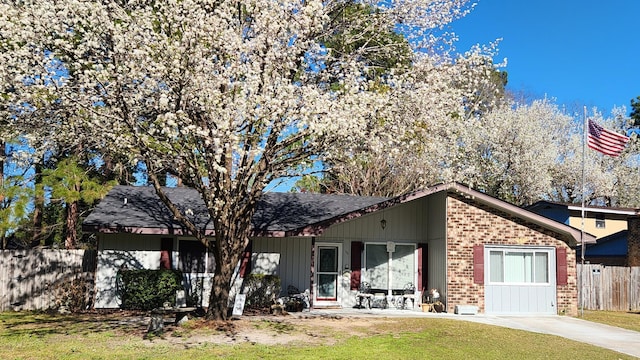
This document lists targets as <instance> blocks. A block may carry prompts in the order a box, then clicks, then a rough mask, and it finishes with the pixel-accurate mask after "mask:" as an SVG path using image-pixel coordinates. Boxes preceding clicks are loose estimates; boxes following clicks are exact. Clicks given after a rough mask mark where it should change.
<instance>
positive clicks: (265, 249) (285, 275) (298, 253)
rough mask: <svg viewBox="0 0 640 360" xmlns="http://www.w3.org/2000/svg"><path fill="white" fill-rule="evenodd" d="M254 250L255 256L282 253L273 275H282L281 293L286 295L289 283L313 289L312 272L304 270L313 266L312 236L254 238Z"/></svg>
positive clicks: (299, 287) (301, 287)
mask: <svg viewBox="0 0 640 360" xmlns="http://www.w3.org/2000/svg"><path fill="white" fill-rule="evenodd" d="M252 252H253V258H256V257H257V256H258V255H260V254H280V256H279V261H280V263H279V264H276V265H277V266H276V270H275V273H274V274H272V275H277V276H279V277H280V281H281V285H282V289H281V290H282V291H281V294H283V295H286V290H287V286H289V285H293V286H295V287H297V288H298V289H299V290H300V291H304V290H306V289H311V288H310V286H311V284H310V280H309V279H310V273H309V272H307V271H302V270H303V269H310V268H311V238H257V239H254V240H253V244H252ZM252 267H253V264H252Z"/></svg>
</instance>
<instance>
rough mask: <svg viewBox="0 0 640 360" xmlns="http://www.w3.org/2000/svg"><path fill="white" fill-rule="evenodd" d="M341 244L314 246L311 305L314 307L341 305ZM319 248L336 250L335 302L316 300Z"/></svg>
mask: <svg viewBox="0 0 640 360" xmlns="http://www.w3.org/2000/svg"><path fill="white" fill-rule="evenodd" d="M342 246H343V244H342V243H337V242H326V243H325V242H316V244H315V257H316V258H315V260H314V271H313V303H314V306H320V307H322V306H339V305H340V304H341V296H340V293H341V289H340V287H341V277H342V267H343V262H342ZM320 247H336V248H337V255H338V259H337V262H338V263H337V264H336V267H337V270H336V284H335V286H336V299H335V300H324V299H322V298H320V299H318V266H319V265H320V261H319V255H320V254H319V248H320Z"/></svg>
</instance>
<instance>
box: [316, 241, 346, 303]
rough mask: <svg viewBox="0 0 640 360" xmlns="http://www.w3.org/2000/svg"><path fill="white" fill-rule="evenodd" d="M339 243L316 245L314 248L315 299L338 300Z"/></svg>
mask: <svg viewBox="0 0 640 360" xmlns="http://www.w3.org/2000/svg"><path fill="white" fill-rule="evenodd" d="M340 264H341V259H340V245H324V244H323V245H318V247H317V248H316V286H317V292H316V299H317V300H318V301H337V300H338V279H339V273H340V266H341V265H340Z"/></svg>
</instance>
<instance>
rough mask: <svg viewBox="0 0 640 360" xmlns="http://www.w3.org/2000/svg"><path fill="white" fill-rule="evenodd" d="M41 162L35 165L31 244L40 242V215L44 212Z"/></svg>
mask: <svg viewBox="0 0 640 360" xmlns="http://www.w3.org/2000/svg"><path fill="white" fill-rule="evenodd" d="M43 166H44V165H42V164H39V163H36V165H35V185H34V186H35V198H34V201H33V237H32V243H33V245H37V244H39V243H40V240H41V239H40V237H41V236H42V216H43V213H44V185H43V184H42V170H43Z"/></svg>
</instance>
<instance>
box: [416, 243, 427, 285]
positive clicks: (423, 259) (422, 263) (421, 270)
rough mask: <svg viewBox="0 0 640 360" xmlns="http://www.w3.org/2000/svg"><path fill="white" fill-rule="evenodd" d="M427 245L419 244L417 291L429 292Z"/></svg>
mask: <svg viewBox="0 0 640 360" xmlns="http://www.w3.org/2000/svg"><path fill="white" fill-rule="evenodd" d="M428 281H429V279H428V278H427V244H418V286H416V288H417V290H420V291H427V286H428Z"/></svg>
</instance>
